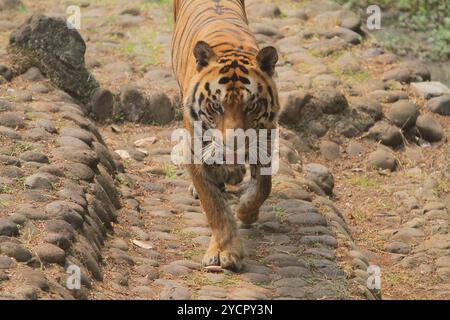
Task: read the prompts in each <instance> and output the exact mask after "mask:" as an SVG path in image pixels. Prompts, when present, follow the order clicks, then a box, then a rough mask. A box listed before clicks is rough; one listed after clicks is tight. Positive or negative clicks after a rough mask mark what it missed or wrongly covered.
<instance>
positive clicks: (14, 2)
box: [0, 0, 22, 10]
mask: <svg viewBox="0 0 450 320" xmlns="http://www.w3.org/2000/svg"><path fill="white" fill-rule="evenodd" d="M21 5H22V1H20V0H0V10H11V9H16V8H18V7H20V6H21Z"/></svg>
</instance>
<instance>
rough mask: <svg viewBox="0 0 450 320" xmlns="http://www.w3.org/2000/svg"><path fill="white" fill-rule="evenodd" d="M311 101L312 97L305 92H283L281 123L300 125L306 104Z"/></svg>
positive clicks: (281, 96)
mask: <svg viewBox="0 0 450 320" xmlns="http://www.w3.org/2000/svg"><path fill="white" fill-rule="evenodd" d="M310 99H311V95H310V94H309V93H307V92H305V91H303V90H297V91H291V92H283V93H281V94H280V106H281V111H280V123H282V124H288V125H289V124H291V125H295V124H298V123H299V121H300V113H301V111H302V109H303V107H304V106H305V105H306V103H308V102H309V100H310Z"/></svg>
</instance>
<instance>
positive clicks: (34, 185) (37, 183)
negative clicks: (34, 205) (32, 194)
mask: <svg viewBox="0 0 450 320" xmlns="http://www.w3.org/2000/svg"><path fill="white" fill-rule="evenodd" d="M25 186H26V187H27V188H30V189H33V190H53V184H52V182H51V181H50V179H49V178H48V175H47V174H44V173H37V174H34V175H32V176H29V177H27V178H26V179H25Z"/></svg>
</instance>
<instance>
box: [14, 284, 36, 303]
mask: <svg viewBox="0 0 450 320" xmlns="http://www.w3.org/2000/svg"><path fill="white" fill-rule="evenodd" d="M14 294H16V295H18V296H19V297H23V298H25V299H28V300H37V299H38V297H39V290H38V288H35V287H33V286H28V285H24V286H22V285H21V286H19V287H17V288H16V289H15V290H14Z"/></svg>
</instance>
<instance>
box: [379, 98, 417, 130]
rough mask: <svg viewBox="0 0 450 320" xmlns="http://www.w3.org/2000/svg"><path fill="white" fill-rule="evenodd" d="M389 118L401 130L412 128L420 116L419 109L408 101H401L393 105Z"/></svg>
mask: <svg viewBox="0 0 450 320" xmlns="http://www.w3.org/2000/svg"><path fill="white" fill-rule="evenodd" d="M386 116H387V118H388V119H389V120H391V121H392V122H393V123H394V124H395V125H396V126H397V127H399V128H405V129H408V128H411V127H412V126H414V124H415V123H416V120H417V117H418V116H419V109H418V107H417V106H416V105H415V104H414V103H412V102H410V101H407V100H401V101H398V102H396V103H394V104H392V105H391V107H390V108H389V111H388V112H387V115H386Z"/></svg>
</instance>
